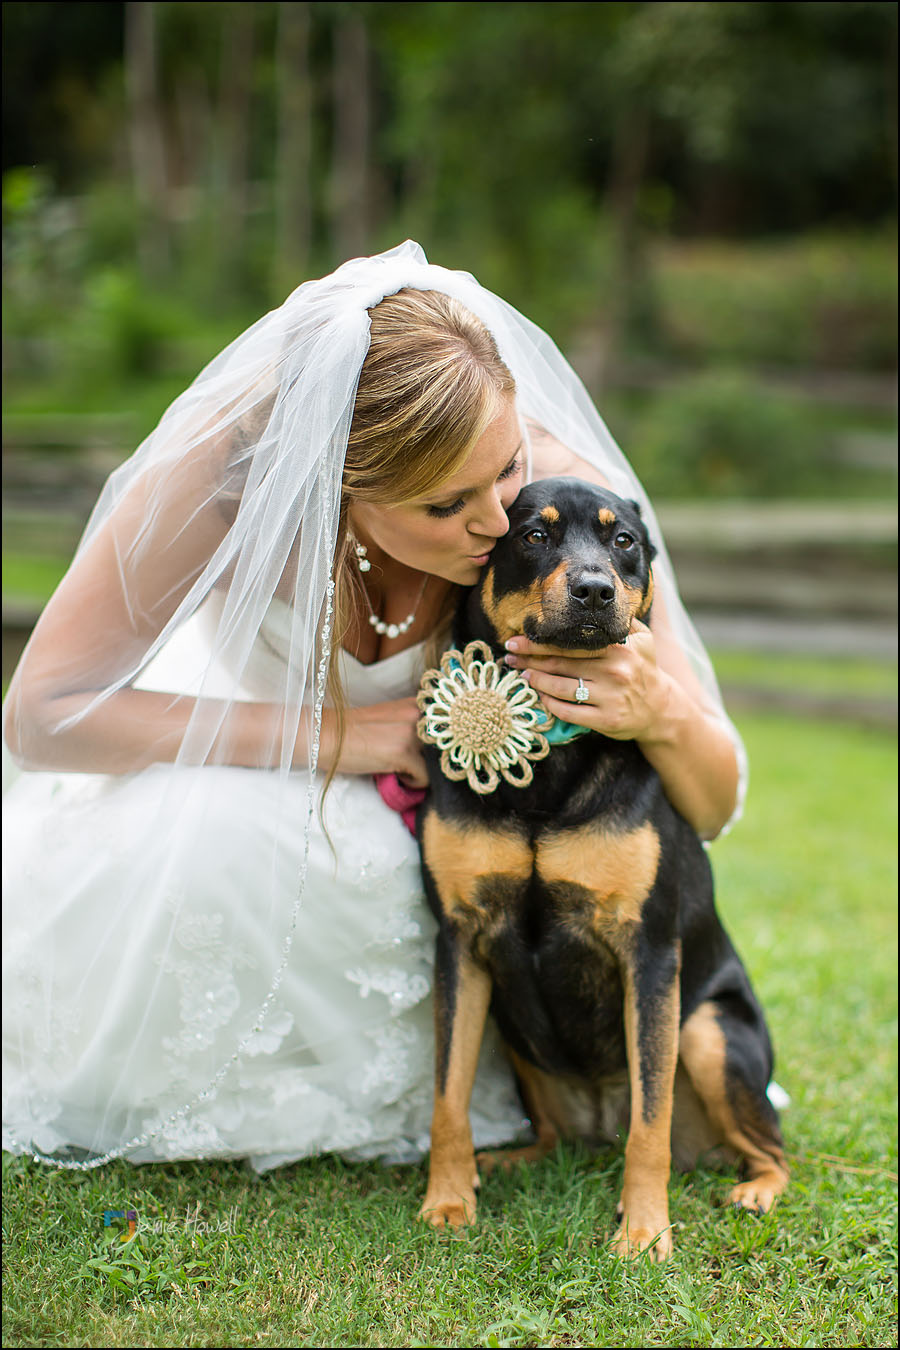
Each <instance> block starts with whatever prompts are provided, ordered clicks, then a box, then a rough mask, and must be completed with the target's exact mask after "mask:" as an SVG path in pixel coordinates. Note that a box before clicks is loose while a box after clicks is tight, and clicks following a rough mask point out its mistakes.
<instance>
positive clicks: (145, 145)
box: [125, 0, 170, 280]
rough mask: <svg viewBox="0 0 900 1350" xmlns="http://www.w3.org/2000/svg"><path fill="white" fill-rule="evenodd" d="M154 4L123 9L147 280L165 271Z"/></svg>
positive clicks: (162, 147) (140, 236) (163, 156)
mask: <svg viewBox="0 0 900 1350" xmlns="http://www.w3.org/2000/svg"><path fill="white" fill-rule="evenodd" d="M156 27H157V8H156V5H155V4H153V3H150V0H146V2H145V3H139V2H137V0H130V3H128V4H126V6H125V74H126V84H127V90H128V111H129V141H130V147H131V168H132V175H133V180H134V195H135V200H136V202H137V207H138V238H137V248H138V265H139V267H140V269H141V271H142V272H143V274H144V275H145V276H146V277H147V278H148V279H150V280H156V279H158V278H160V277H161V276H162V275H163V274H164V273H165V272H166V271H167V270H168V267H169V262H170V241H169V221H168V182H167V177H166V154H165V140H164V136H163V128H162V116H161V110H160V106H159V94H158V85H157V71H156Z"/></svg>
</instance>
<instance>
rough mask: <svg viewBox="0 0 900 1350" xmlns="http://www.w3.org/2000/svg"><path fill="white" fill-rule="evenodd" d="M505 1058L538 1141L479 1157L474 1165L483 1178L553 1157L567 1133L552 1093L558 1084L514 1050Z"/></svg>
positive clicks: (486, 1153) (555, 1095)
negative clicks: (510, 1066) (483, 1175)
mask: <svg viewBox="0 0 900 1350" xmlns="http://www.w3.org/2000/svg"><path fill="white" fill-rule="evenodd" d="M507 1054H508V1055H509V1058H510V1061H511V1063H512V1066H513V1070H514V1072H515V1075H516V1082H517V1083H518V1086H519V1092H520V1093H521V1096H522V1102H523V1105H524V1107H525V1110H526V1111H527V1112H528V1119H529V1120H530V1121H531V1124H532V1128H533V1129H534V1132H535V1134H536V1135H537V1138H536V1139H535V1141H534V1143H533V1144H526V1145H525V1146H524V1147H523V1148H511V1149H504V1150H503V1151H502V1152H496V1151H494V1150H490V1151H487V1152H484V1153H479V1154H478V1155H477V1158H476V1161H477V1163H478V1166H479V1167H480V1168H481V1169H482V1171H483V1172H484V1173H485V1175H486V1176H487V1175H489V1174H490V1173H491V1172H492V1171H494V1169H495V1168H497V1167H500V1168H503V1169H504V1171H508V1170H509V1169H510V1168H512V1167H514V1166H515V1165H516V1163H520V1162H525V1163H532V1162H540V1160H541V1159H542V1158H546V1156H547V1154H548V1153H552V1152H553V1150H554V1149H555V1148H556V1145H557V1143H558V1142H559V1139H560V1134H561V1133H566V1132H567V1131H566V1130H565V1127H564V1125H563V1124H562V1123H561V1122H560V1120H559V1117H560V1114H561V1110H562V1108H561V1105H560V1103H559V1102H558V1101H557V1100H556V1097H557V1093H556V1091H555V1089H556V1088H557V1086H558V1080H554V1079H553V1078H551V1077H550V1075H549V1074H546V1073H542V1072H541V1070H540V1069H537V1068H535V1066H534V1065H533V1064H529V1063H528V1061H527V1060H526V1059H523V1058H522V1057H521V1055H517V1054H516V1052H515V1051H514V1050H507Z"/></svg>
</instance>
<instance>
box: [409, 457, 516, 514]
mask: <svg viewBox="0 0 900 1350" xmlns="http://www.w3.org/2000/svg"><path fill="white" fill-rule="evenodd" d="M521 469H522V462H521V460H520V459H519V456H518V453H517V454H516V457H515V459H513V460H511V461H510V462H509V464H507V466H506V468H505V469H504V470H503V472H502V473H500V474H499V475H498V477H497V482H498V483H504V482H505V481H506V480H507V479H508V478H515V476H516V474H517V473H519V472H521ZM465 504H466V498H465V497H458V498H457V499H456V501H455V502H451V503H450V505H449V506H429V507H426V510H427V512H428V515H429V516H431V517H433V518H434V519H436V520H446V519H447V518H448V516H455V515H457V514H458V513H459V512H460V511H461V510H462V509H463V507H464V506H465Z"/></svg>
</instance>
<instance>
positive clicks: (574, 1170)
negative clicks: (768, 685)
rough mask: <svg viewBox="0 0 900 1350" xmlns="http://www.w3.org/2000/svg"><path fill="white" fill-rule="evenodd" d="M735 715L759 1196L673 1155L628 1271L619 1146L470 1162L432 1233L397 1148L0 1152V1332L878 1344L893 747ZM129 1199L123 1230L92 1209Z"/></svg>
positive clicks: (720, 865) (735, 862)
mask: <svg viewBox="0 0 900 1350" xmlns="http://www.w3.org/2000/svg"><path fill="white" fill-rule="evenodd" d="M740 724H741V729H742V731H743V733H744V735H745V738H746V741H747V746H748V750H749V752H750V759H751V765H752V781H751V790H750V796H749V799H748V804H747V811H746V816H745V819H744V820H743V822H742V823H741V824H740V825H739V826H738V827H737V828H736V829H735V830H734V832H733V833H732V834H731V835H730V836H728V837H727V838H725V839H722V840H720V841H718V842H717V843H716V844H715V845H714V846H713V850H712V852H713V861H714V865H715V869H716V875H717V880H718V886H719V897H720V907H721V909H722V912H723V914H724V917H725V919H726V922H727V923H728V926H729V928H730V929H731V931H732V934H733V936H734V937H735V939H736V941H737V943H738V946H739V947H740V949H741V951H742V954H743V955H744V958H745V960H746V962H747V965H748V967H749V969H750V972H751V975H752V977H753V980H754V983H755V985H756V988H757V990H758V992H759V994H760V996H761V997H762V999H763V1001H764V1003H765V1005H766V1008H767V1011H768V1015H769V1020H770V1023H771V1027H772V1031H773V1036H774V1039H775V1042H776V1049H777V1055H778V1062H777V1066H776V1075H777V1077H778V1080H779V1081H780V1082H781V1083H782V1084H783V1085H784V1086H785V1087H786V1088H787V1090H788V1091H789V1092H790V1094H791V1096H792V1098H793V1105H792V1106H791V1108H790V1109H789V1110H788V1111H787V1112H786V1113H785V1116H784V1119H783V1126H784V1132H785V1137H786V1142H787V1147H788V1150H789V1153H790V1155H791V1167H792V1182H791V1186H790V1189H789V1191H788V1192H787V1194H786V1195H785V1196H784V1197H783V1198H782V1200H781V1201H780V1202H779V1204H778V1205H777V1207H776V1209H775V1210H774V1211H773V1212H772V1213H770V1214H769V1215H766V1216H764V1217H762V1218H755V1217H753V1216H751V1215H749V1214H745V1213H739V1212H733V1211H732V1210H730V1209H729V1208H727V1207H726V1206H725V1205H724V1203H723V1202H724V1198H725V1196H726V1194H727V1191H728V1178H727V1177H725V1176H722V1175H720V1174H716V1173H714V1172H712V1171H701V1172H697V1173H694V1174H692V1175H689V1176H677V1177H675V1178H673V1181H672V1185H671V1208H672V1217H673V1220H674V1222H675V1224H676V1231H675V1243H676V1247H675V1254H674V1256H673V1258H672V1260H671V1261H670V1262H669V1263H668V1265H667V1266H665V1267H656V1266H653V1265H651V1264H650V1263H649V1262H647V1261H646V1260H645V1259H640V1260H637V1261H634V1262H630V1263H624V1262H622V1261H619V1260H617V1259H614V1258H613V1257H612V1256H611V1255H610V1254H609V1252H608V1250H607V1247H606V1243H607V1241H608V1239H609V1237H610V1236H611V1234H612V1231H613V1228H614V1221H613V1212H614V1208H615V1203H616V1199H617V1195H618V1188H619V1185H620V1182H621V1176H622V1165H623V1159H622V1152H621V1149H620V1150H617V1151H613V1152H611V1153H608V1154H605V1155H603V1156H601V1157H599V1158H592V1157H590V1156H589V1155H588V1153H587V1152H586V1151H584V1150H583V1149H581V1148H577V1147H561V1148H560V1149H559V1150H558V1151H557V1153H556V1154H555V1155H554V1156H552V1157H551V1158H549V1159H547V1160H546V1161H545V1162H543V1163H542V1164H540V1165H538V1166H536V1167H534V1168H532V1169H530V1170H529V1169H525V1168H520V1169H519V1170H518V1171H517V1172H516V1173H514V1174H513V1175H510V1176H504V1175H494V1176H491V1177H490V1178H488V1179H487V1180H486V1181H485V1183H484V1185H483V1188H482V1197H481V1201H480V1209H479V1222H478V1224H477V1226H475V1227H474V1228H473V1229H471V1230H469V1231H467V1232H465V1233H463V1234H462V1235H457V1236H450V1235H447V1234H443V1233H435V1232H432V1231H430V1230H426V1229H424V1228H423V1227H421V1226H420V1225H418V1224H417V1223H416V1222H415V1213H416V1209H417V1207H418V1204H419V1201H420V1198H421V1195H422V1192H423V1186H424V1169H423V1168H421V1167H409V1168H390V1169H384V1168H381V1167H379V1166H377V1165H366V1166H361V1165H353V1166H351V1165H347V1164H345V1163H342V1162H341V1161H340V1160H338V1159H335V1158H325V1159H315V1160H311V1161H309V1162H304V1163H300V1164H297V1165H295V1166H293V1167H289V1168H284V1169H281V1170H279V1171H276V1172H274V1173H270V1174H269V1175H268V1176H266V1177H264V1178H262V1179H259V1178H257V1177H256V1176H255V1175H254V1174H252V1173H249V1172H248V1171H246V1170H245V1169H244V1168H243V1166H242V1165H241V1164H240V1163H182V1164H170V1165H145V1166H141V1167H133V1166H131V1165H129V1164H126V1163H116V1164H113V1165H111V1166H107V1167H105V1168H101V1169H98V1170H95V1171H92V1172H88V1173H85V1174H74V1173H62V1172H54V1171H50V1170H47V1169H45V1168H43V1167H42V1166H41V1165H39V1164H36V1163H34V1162H32V1161H31V1160H29V1159H17V1158H11V1157H10V1156H9V1155H4V1194H5V1201H4V1211H3V1222H4V1248H5V1279H4V1285H3V1295H4V1323H5V1342H6V1344H8V1345H20V1346H21V1345H71V1346H75V1345H103V1346H107V1345H110V1346H111V1345H129V1346H132V1345H160V1346H162V1345H170V1344H172V1345H257V1344H259V1345H272V1346H281V1345H303V1346H326V1345H338V1346H359V1345H377V1346H389V1345H443V1346H456V1345H459V1346H484V1345H523V1346H526V1345H528V1346H533V1345H546V1346H585V1345H612V1346H618V1345H621V1346H685V1345H691V1346H693V1345H697V1346H713V1345H721V1346H730V1345H736V1346H743V1345H753V1346H757V1345H758V1346H784V1345H788V1346H804V1345H814V1346H850V1345H862V1346H887V1345H896V1343H897V1331H896V1241H897V1230H896V1171H897V1161H896V1090H897V1083H896V952H897V942H896V840H895V819H896V817H895V800H896V756H895V752H894V746H893V743H892V741H891V739H890V738H888V737H887V736H886V735H885V734H884V733H881V732H876V731H870V730H865V729H864V728H859V727H851V726H847V725H842V724H826V723H822V722H815V721H796V720H789V719H786V718H782V717H776V716H759V715H753V716H746V717H744V718H742V719H741V723H740ZM129 1208H133V1209H135V1210H136V1211H137V1213H138V1215H139V1219H140V1226H139V1229H138V1232H137V1235H136V1237H135V1238H134V1239H133V1240H132V1241H131V1242H129V1243H125V1242H123V1241H122V1240H121V1236H120V1234H119V1233H118V1232H116V1231H115V1229H113V1228H107V1229H104V1227H103V1211H104V1210H107V1209H129ZM204 1224H205V1225H206V1227H205V1228H204V1226H203V1225H204ZM154 1226H158V1227H159V1229H160V1231H154ZM217 1228H221V1229H222V1230H223V1231H213V1230H215V1229H217ZM104 1235H105V1237H104Z"/></svg>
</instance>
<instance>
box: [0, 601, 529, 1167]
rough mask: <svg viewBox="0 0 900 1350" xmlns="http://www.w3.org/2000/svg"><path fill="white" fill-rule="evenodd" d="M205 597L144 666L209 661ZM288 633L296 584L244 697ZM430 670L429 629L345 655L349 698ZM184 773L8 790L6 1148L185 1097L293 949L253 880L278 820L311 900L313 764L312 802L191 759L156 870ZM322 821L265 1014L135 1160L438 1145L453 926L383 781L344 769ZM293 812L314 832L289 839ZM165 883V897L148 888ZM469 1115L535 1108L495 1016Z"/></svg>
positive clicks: (501, 1122)
mask: <svg viewBox="0 0 900 1350" xmlns="http://www.w3.org/2000/svg"><path fill="white" fill-rule="evenodd" d="M211 603H212V602H210V604H211ZM204 617H206V619H209V617H210V616H209V615H207V616H204V615H203V613H202V611H201V613H200V614H198V615H197V616H196V617H195V618H194V619H192V620H191V621H190V622H189V624H188V625H186V626H185V629H184V630H183V631H182V632H181V633H180V634H178V635H176V637H175V638H174V639H173V640H172V642H171V643H170V644H169V647H168V648H167V649H164V651H163V652H162V653H161V655H160V657H159V658H157V661H156V662H155V663H154V665H153V666H151V667H150V668H149V670H148V673H147V676H146V677H145V679H144V680H143V681H142V684H143V685H144V687H154V688H162V689H176V690H180V691H183V692H190V690H191V682H192V670H193V669H195V668H196V669H197V670H202V669H203V668H204V666H205V662H206V659H207V656H206V652H207V650H208V649H206V648H205V646H204V641H203V621H204ZM211 617H212V619H213V621H215V615H214V614H213V615H212V616H211ZM289 636H290V622H289V612H288V611H287V609H286V607H284V606H283V605H281V604H280V602H278V601H275V602H274V603H273V605H272V607H271V609H270V611H269V614H268V616H267V619H266V622H265V624H264V626H263V629H262V630H261V632H260V638H259V640H258V642H257V646H256V648H255V649H254V656H253V660H252V662H251V666H250V668H249V670H248V672H245V676H244V688H243V696H244V697H247V698H263V699H264V698H265V697H266V687H267V674H268V675H269V676H270V677H271V673H272V672H273V670H274V668H275V666H276V665H277V663H278V662H281V661H283V660H284V659H286V651H285V644H286V643H287V642H288V641H289ZM273 663H274V665H273ZM421 670H422V649H421V647H415V648H412V649H410V650H407V651H404V652H400V653H398V654H396V655H395V656H391V657H388V658H387V659H385V660H383V661H379V662H377V663H375V664H374V665H370V666H364V665H362V664H361V663H359V662H358V661H356V660H354V659H353V658H352V657H350V656H348V655H346V654H344V655H343V679H344V685H345V689H346V692H347V695H348V702H349V703H350V704H352V705H357V706H361V705H367V704H372V703H376V702H381V701H384V700H390V699H395V698H400V697H403V696H405V695H408V694H410V693H412V692H413V691H414V690H415V687H416V685H417V683H418V679H419V677H420V674H421ZM206 692H214V691H212V690H210V688H209V686H208V685H207V686H206ZM4 753H5V752H4ZM170 772H171V771H170V770H169V769H168V768H167V766H165V765H162V764H161V765H158V766H155V767H154V768H152V769H150V770H147V771H145V772H142V773H136V774H131V775H125V776H108V775H82V774H55V773H31V772H28V773H23V774H21V775H19V776H18V777H17V779H16V781H15V782H14V783H13V785H12V787H11V789H10V791H9V792H8V794H7V797H6V800H5V806H4V814H5V827H4V849H3V891H4V896H3V953H4V954H3V1146H4V1148H7V1149H10V1150H12V1151H13V1152H23V1151H28V1152H33V1151H38V1152H42V1153H57V1152H58V1153H60V1156H66V1153H67V1151H68V1153H69V1154H70V1156H78V1152H77V1151H80V1150H90V1151H91V1152H92V1153H93V1154H94V1155H96V1154H98V1153H100V1152H106V1151H110V1150H113V1149H115V1148H117V1147H119V1146H121V1145H122V1144H124V1143H125V1142H127V1141H129V1140H131V1139H135V1138H137V1137H139V1136H140V1135H141V1134H142V1133H143V1132H144V1131H147V1130H149V1129H150V1128H151V1127H153V1126H155V1125H156V1124H157V1122H158V1121H159V1120H160V1118H161V1117H164V1116H166V1114H167V1113H168V1114H169V1115H170V1116H171V1115H172V1114H174V1113H175V1112H176V1111H177V1108H178V1107H179V1105H180V1104H181V1103H184V1102H186V1101H188V1100H190V1099H191V1098H192V1097H193V1096H194V1095H196V1093H197V1092H199V1091H200V1090H201V1089H203V1088H204V1087H205V1085H206V1084H207V1083H208V1082H209V1081H210V1080H211V1079H212V1078H213V1076H214V1075H215V1074H216V1072H217V1070H218V1069H219V1068H220V1066H222V1065H224V1064H225V1063H226V1061H228V1059H229V1058H230V1056H231V1055H232V1053H233V1051H234V1050H235V1048H236V1046H237V1045H238V1043H239V1041H240V1039H241V1032H242V1029H243V1028H244V1027H245V1026H246V1025H252V1021H251V1022H248V1020H247V1019H252V1017H253V1015H254V1013H255V1011H256V1009H257V1008H258V1006H259V990H260V988H262V989H263V990H265V989H266V988H267V983H266V981H268V979H269V976H270V974H271V973H272V972H274V971H275V969H276V968H277V967H278V965H279V960H280V942H281V940H282V938H283V934H284V932H285V923H284V916H283V915H282V916H281V921H280V922H279V923H278V924H273V925H270V924H268V923H267V914H266V913H265V912H263V907H262V906H261V904H260V903H259V902H258V901H257V898H256V888H255V881H256V878H257V877H258V876H259V875H260V871H261V869H264V868H266V867H267V866H268V860H269V859H270V858H271V857H272V856H273V851H272V847H271V845H272V832H273V831H275V830H280V831H281V839H280V845H281V846H280V847H279V848H278V850H277V851H276V853H277V857H278V859H279V867H280V868H282V869H283V870H282V871H281V873H280V875H279V877H278V878H277V886H276V888H277V891H278V893H279V894H280V895H281V896H282V897H283V904H284V913H285V914H289V913H290V911H291V907H292V905H293V903H294V900H295V896H296V890H297V877H298V875H299V874H300V873H301V868H302V864H303V853H304V837H303V835H304V831H303V828H302V823H303V822H304V821H305V819H306V794H307V787H306V782H305V778H304V776H303V775H296V778H297V782H296V784H293V783H292V782H291V781H290V779H291V778H293V777H294V776H293V775H291V776H289V781H288V785H287V791H288V793H291V792H293V791H294V790H296V798H297V799H296V803H295V804H294V806H295V808H296V809H292V806H291V803H290V802H287V803H286V802H285V800H284V797H283V796H278V799H277V801H276V796H277V795H278V794H279V793H281V792H283V790H284V787H283V785H279V775H277V774H271V775H270V774H268V773H266V772H265V771H260V770H251V769H241V768H222V767H205V768H197V769H196V770H189V771H187V772H188V774H189V775H190V774H193V775H195V776H196V788H197V790H196V791H194V792H192V793H191V794H189V795H188V797H187V798H186V806H185V809H188V810H190V811H191V812H193V813H194V814H195V816H196V819H192V820H191V822H190V823H191V826H192V830H191V834H192V841H193V843H192V849H191V853H190V856H189V857H187V858H185V859H183V860H182V861H181V862H180V863H179V864H178V867H177V868H176V869H175V870H174V871H173V872H172V874H171V876H170V878H169V882H168V886H167V887H164V888H160V887H159V886H154V887H147V888H144V889H143V890H142V887H141V868H140V857H139V853H140V837H141V831H142V830H146V827H147V825H146V823H147V819H148V813H152V812H153V811H154V810H155V809H156V806H157V802H158V800H159V796H160V795H161V794H160V789H161V787H162V786H163V785H164V778H165V775H166V774H167V773H170ZM180 772H181V773H182V774H184V773H185V772H186V771H185V770H184V769H182V770H181V771H180ZM286 808H287V809H286ZM150 818H152V817H150ZM324 819H325V825H326V827H327V835H326V832H325V831H323V829H322V827H321V822H320V820H319V817H318V814H317V815H316V816H315V817H314V819H313V824H312V831H311V839H310V850H309V861H308V873H307V883H306V890H305V894H304V898H303V902H302V906H301V908H300V912H299V918H298V921H297V928H296V931H295V933H294V937H293V943H292V947H291V950H290V955H289V959H288V963H287V968H286V971H285V974H284V977H283V979H282V982H281V985H280V987H279V988H278V990H277V993H276V996H275V1002H274V1004H273V1006H272V1008H271V1009H270V1011H269V1013H268V1016H267V1018H266V1020H265V1023H264V1025H263V1028H262V1030H261V1031H259V1032H257V1033H256V1034H255V1035H254V1037H253V1039H252V1040H251V1042H250V1044H249V1045H248V1046H247V1048H246V1050H245V1052H244V1053H243V1054H242V1055H241V1056H240V1057H239V1058H238V1059H237V1061H236V1062H235V1063H234V1064H233V1065H232V1067H231V1068H230V1070H229V1071H228V1073H227V1075H226V1076H225V1078H224V1079H223V1080H222V1081H221V1082H220V1084H219V1085H218V1088H217V1089H216V1091H215V1092H214V1094H213V1096H212V1099H211V1100H208V1101H204V1102H201V1103H200V1104H199V1105H198V1106H195V1107H194V1108H192V1109H191V1110H190V1112H188V1113H187V1114H186V1115H181V1116H177V1117H176V1118H175V1119H174V1120H171V1119H170V1120H169V1123H168V1124H167V1125H166V1127H165V1128H164V1129H163V1130H162V1132H160V1133H158V1134H156V1135H155V1136H152V1137H151V1138H150V1140H149V1142H148V1143H147V1144H146V1145H144V1146H143V1147H139V1148H136V1149H132V1150H131V1151H130V1152H129V1154H128V1155H127V1156H128V1157H129V1158H130V1159H131V1160H132V1161H134V1162H145V1161H151V1160H154V1159H187V1158H212V1157H241V1158H244V1157H246V1158H248V1159H249V1161H250V1163H251V1165H252V1166H253V1167H254V1168H255V1169H256V1170H257V1171H260V1172H261V1171H265V1170H266V1169H268V1168H271V1167H275V1166H278V1165H280V1164H282V1163H287V1162H290V1161H293V1160H295V1159H298V1158H303V1157H308V1156H310V1155H313V1154H319V1153H324V1152H332V1151H336V1152H340V1153H341V1154H343V1155H345V1156H348V1157H350V1158H352V1159H369V1158H382V1159H384V1160H385V1161H391V1162H407V1161H410V1162H411V1161H415V1160H417V1159H419V1158H420V1157H421V1156H422V1154H423V1153H424V1152H425V1151H427V1148H428V1140H429V1123H430V1116H431V1100H432V1072H433V1071H432V1041H433V1032H432V1008H431V998H430V991H431V982H432V965H433V942H434V934H435V927H436V926H435V923H434V920H433V918H432V916H431V914H430V913H429V912H428V910H427V907H426V902H425V897H424V892H423V887H422V880H421V875H420V870H419V858H418V850H417V846H416V843H415V841H414V839H413V838H412V836H411V834H410V833H409V831H408V830H407V829H406V827H405V825H404V824H403V821H402V819H401V817H400V816H399V815H398V814H396V813H395V812H393V811H391V810H390V809H389V808H388V807H387V806H386V805H385V804H384V802H383V801H382V800H381V798H380V796H379V795H378V792H377V791H376V788H375V786H374V783H373V781H372V780H371V779H370V778H365V777H351V776H349V775H339V776H338V777H336V778H335V779H334V781H333V783H332V786H331V788H330V790H329V792H328V793H327V795H326V799H325V809H324ZM290 820H295V821H296V822H297V826H296V839H292V838H290V837H288V838H285V837H284V830H285V822H286V821H290ZM328 836H330V841H331V842H330V843H329V838H328ZM332 846H333V851H332ZM147 893H149V894H150V895H152V896H159V897H160V898H159V899H158V900H154V901H153V902H152V903H149V904H148V901H147V898H146V894H147ZM266 903H268V901H267V902H266ZM173 907H177V908H180V918H179V920H178V922H177V924H176V925H175V927H174V930H173V928H172V913H173ZM111 916H114V917H113V918H112V919H111ZM273 930H274V931H273ZM173 932H174V936H173ZM261 980H263V983H260V981H261ZM471 1114H472V1125H473V1134H474V1138H475V1142H476V1146H482V1147H484V1146H490V1145H495V1144H500V1143H503V1142H507V1141H509V1140H512V1139H514V1138H517V1137H519V1136H520V1135H521V1134H522V1133H523V1131H524V1130H525V1128H526V1122H525V1120H524V1118H523V1112H522V1107H521V1105H520V1102H519V1100H518V1096H517V1093H516V1090H515V1087H514V1084H513V1081H512V1077H511V1073H510V1071H509V1068H508V1065H507V1062H506V1059H505V1056H504V1054H503V1051H502V1047H501V1046H500V1042H499V1038H498V1037H497V1035H496V1033H495V1031H494V1030H493V1028H492V1027H489V1028H488V1034H487V1036H486V1038H485V1043H484V1047H483V1052H482V1057H481V1062H480V1066H479V1073H478V1078H477V1081H476V1084H475V1090H474V1093H473V1100H472V1113H471Z"/></svg>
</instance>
